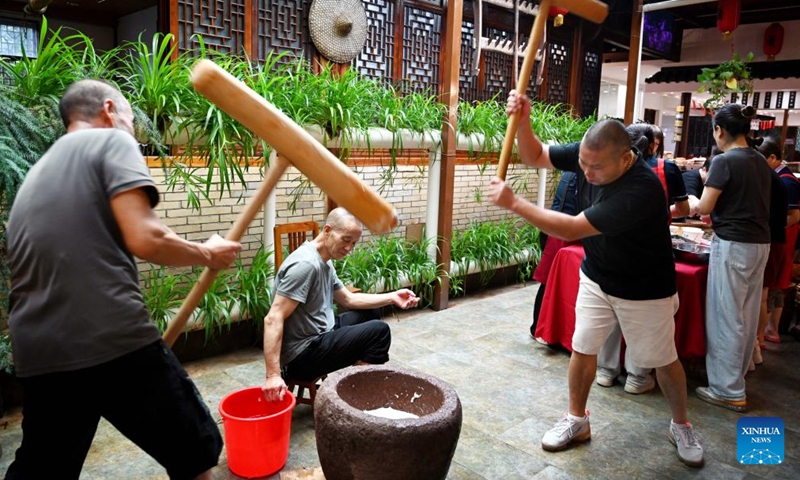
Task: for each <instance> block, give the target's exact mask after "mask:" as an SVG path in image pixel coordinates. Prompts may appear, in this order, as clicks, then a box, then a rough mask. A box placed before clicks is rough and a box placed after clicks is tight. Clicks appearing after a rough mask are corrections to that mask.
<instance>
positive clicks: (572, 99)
mask: <svg viewBox="0 0 800 480" xmlns="http://www.w3.org/2000/svg"><path fill="white" fill-rule="evenodd" d="M583 22H584V20H581V21H580V22H579V23H578V25H577V26H576V27H575V31H574V33H573V35H572V62H571V64H570V72H569V92H568V95H569V97H568V98H569V104H570V105H571V106H572V116H573V117H576V118H578V117H581V116H583V112H581V98H583V88H581V86H582V85H583V64H584V61H583V60H584V57H585V56H586V49H584V48H583V46H582V45H581V44H582V43H583Z"/></svg>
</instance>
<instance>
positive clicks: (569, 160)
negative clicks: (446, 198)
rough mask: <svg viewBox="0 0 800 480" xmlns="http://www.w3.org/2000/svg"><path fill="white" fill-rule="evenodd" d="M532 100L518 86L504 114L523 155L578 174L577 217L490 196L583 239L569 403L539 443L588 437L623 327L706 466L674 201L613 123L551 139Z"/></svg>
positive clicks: (689, 450) (500, 193)
mask: <svg viewBox="0 0 800 480" xmlns="http://www.w3.org/2000/svg"><path fill="white" fill-rule="evenodd" d="M530 105H531V104H530V100H529V99H528V98H527V97H525V96H520V95H518V94H517V93H516V92H511V94H510V95H509V98H508V108H507V111H508V113H509V114H510V115H513V114H516V113H519V116H520V121H519V127H518V129H517V132H515V133H516V136H517V141H518V142H519V154H520V158H521V159H522V161H523V162H524V163H525V164H526V165H528V166H531V167H534V168H558V169H560V170H566V171H572V172H575V174H576V175H577V178H578V194H579V195H578V201H579V210H580V212H581V213H579V214H578V215H575V216H572V215H566V214H564V213H561V212H554V211H552V210H548V209H544V208H541V207H537V206H536V205H533V204H532V203H530V202H528V201H527V200H525V199H524V198H521V197H519V196H517V195H516V194H515V193H514V192H513V190H511V188H510V187H509V186H508V185H507V184H506V183H505V182H504V181H503V180H501V179H499V178H493V179H492V180H491V183H490V187H489V193H488V198H489V199H490V200H491V201H492V203H494V204H496V205H498V206H500V207H502V208H505V209H507V210H510V211H512V212H514V213H516V214H517V215H520V216H521V217H523V218H524V219H525V220H527V221H528V222H530V223H531V224H532V225H534V226H536V227H538V228H539V229H540V230H542V231H544V232H545V233H547V234H548V235H550V236H557V237H560V238H563V239H564V240H579V239H582V242H583V245H584V249H585V252H586V256H585V257H584V259H583V262H582V264H581V271H580V278H581V280H580V286H579V290H578V298H577V301H576V305H575V333H574V335H573V338H572V349H573V352H572V356H571V357H570V363H569V372H568V379H569V380H568V381H569V409H568V411H567V412H566V413H565V414H564V416H563V417H562V418H561V420H559V421H558V422H557V423H556V425H555V426H554V427H553V428H552V429H550V430H549V431H547V432H546V433H545V434H544V436H543V437H542V448H543V449H544V450H548V451H558V450H563V449H565V448H567V447H568V446H569V445H570V444H571V443H573V442H579V441H586V440H589V439H590V438H591V427H590V425H589V415H588V412H587V410H586V402H587V400H588V398H589V391H590V389H591V387H592V383H594V375H595V368H596V366H597V352H598V351H599V350H600V347H601V346H602V345H603V342H605V340H606V338H607V337H608V334H609V333H610V332H611V330H612V329H613V328H614V327H615V326H616V325H617V324H619V325H621V326H622V329H623V332H624V333H625V338H626V339H627V342H628V348H629V349H631V350H632V354H631V355H632V358H633V359H634V361H635V363H636V364H637V365H643V366H645V367H655V368H656V372H657V374H658V377H659V383H660V384H661V387H662V390H663V392H664V395H665V397H666V399H667V402H668V403H669V406H670V411H671V413H672V419H671V421H670V424H669V430H668V431H667V437H668V439H669V441H670V443H672V444H673V445H675V446H676V452H677V455H678V458H679V459H680V460H681V461H682V462H683V463H684V464H686V465H688V466H692V467H700V466H702V465H703V447H702V445H701V444H700V442H699V440H698V439H697V437H696V436H695V434H694V430H693V427H692V425H691V424H690V423H689V422H688V418H687V414H686V376H685V374H684V371H683V367H682V366H681V363H680V361H678V354H677V351H676V348H675V338H674V337H675V321H674V318H673V316H674V314H675V311H676V310H677V308H678V295H677V288H676V284H675V260H674V258H673V256H672V242H671V241H670V233H669V225H668V223H667V222H668V220H667V218H668V215H667V210H666V209H665V208H664V206H665V205H666V203H667V200H666V196H665V195H664V191H663V190H662V189H661V188H659V182H658V178H657V177H656V176H655V175H654V174H653V171H652V169H650V168H649V167H648V166H647V165H646V164H645V163H644V161H643V160H642V159H641V157H640V156H639V155H638V154H637V153H636V152H634V151H633V150H632V149H631V143H630V139H629V138H628V135H627V133H626V132H625V127H624V126H623V125H622V124H621V123H620V122H618V121H616V120H601V121H599V122H597V123H595V124H594V125H593V126H592V127H590V128H589V130H588V131H587V132H586V134H585V135H584V136H583V140H582V141H581V142H580V143H572V144H569V145H563V146H559V145H554V146H549V145H545V144H543V143H542V142H541V141H540V140H539V139H538V138H536V136H535V135H534V133H533V130H532V128H531V121H530Z"/></svg>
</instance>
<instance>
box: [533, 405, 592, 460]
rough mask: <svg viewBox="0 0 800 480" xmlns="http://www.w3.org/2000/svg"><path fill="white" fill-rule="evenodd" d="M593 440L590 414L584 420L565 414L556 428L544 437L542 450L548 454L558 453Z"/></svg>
mask: <svg viewBox="0 0 800 480" xmlns="http://www.w3.org/2000/svg"><path fill="white" fill-rule="evenodd" d="M591 438H592V429H591V427H590V426H589V412H586V416H584V417H583V418H579V417H575V416H573V415H570V414H569V413H565V414H564V416H563V417H562V418H561V420H559V421H558V423H556V426H555V427H553V428H551V429H550V430H548V431H547V433H545V434H544V437H542V448H543V449H545V450H547V451H548V452H557V451H559V450H563V449H565V448H567V445H569V444H570V443H572V442H573V441H575V442H585V441H586V440H590V439H591Z"/></svg>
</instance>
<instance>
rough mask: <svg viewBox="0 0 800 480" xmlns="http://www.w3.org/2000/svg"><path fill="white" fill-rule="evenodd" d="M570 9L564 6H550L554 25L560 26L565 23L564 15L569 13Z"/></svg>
mask: <svg viewBox="0 0 800 480" xmlns="http://www.w3.org/2000/svg"><path fill="white" fill-rule="evenodd" d="M568 13H569V10H567V9H566V8H563V7H550V12H549V14H550V16H551V17H554V18H553V25H554V26H556V27H560V26H561V25H564V15H566V14H568Z"/></svg>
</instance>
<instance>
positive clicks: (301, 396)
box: [285, 375, 327, 410]
mask: <svg viewBox="0 0 800 480" xmlns="http://www.w3.org/2000/svg"><path fill="white" fill-rule="evenodd" d="M326 377H327V375H323V376H321V377H317V378H315V379H314V380H307V381H306V380H295V379H291V378H287V379H285V381H286V388H288V389H289V391H290V392H292V393H293V394H294V396H295V398H296V399H297V403H295V406H297V405H300V404H301V403H302V404H303V405H311V409H312V410H313V409H314V400H315V399H316V398H317V388H319V384H320V383H322V381H323V380H325V378H326ZM295 388H297V393H295ZM306 390H308V397H306V394H305V392H306Z"/></svg>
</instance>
